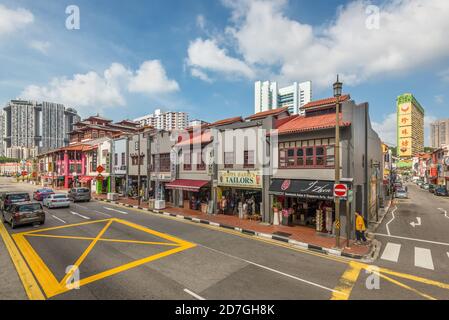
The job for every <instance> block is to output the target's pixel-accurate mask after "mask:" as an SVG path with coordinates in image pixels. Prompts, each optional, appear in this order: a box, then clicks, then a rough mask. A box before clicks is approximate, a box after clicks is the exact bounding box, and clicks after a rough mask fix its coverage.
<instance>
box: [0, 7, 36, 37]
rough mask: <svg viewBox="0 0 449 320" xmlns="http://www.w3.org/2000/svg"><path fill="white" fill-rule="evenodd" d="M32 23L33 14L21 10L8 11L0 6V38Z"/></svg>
mask: <svg viewBox="0 0 449 320" xmlns="http://www.w3.org/2000/svg"><path fill="white" fill-rule="evenodd" d="M33 21H34V16H33V14H32V13H31V12H30V11H28V10H26V9H23V8H18V9H8V8H7V7H5V6H4V5H2V4H0V36H1V35H3V34H10V33H13V32H14V31H16V30H18V29H22V28H24V27H25V26H27V25H29V24H30V23H32V22H33Z"/></svg>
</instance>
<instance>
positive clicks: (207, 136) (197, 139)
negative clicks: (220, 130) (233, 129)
mask: <svg viewBox="0 0 449 320" xmlns="http://www.w3.org/2000/svg"><path fill="white" fill-rule="evenodd" d="M211 141H212V135H211V132H210V130H206V131H203V132H201V134H197V133H196V132H193V134H192V135H190V139H188V140H181V141H180V142H178V143H177V144H176V146H178V147H180V146H186V145H195V144H203V143H209V142H211Z"/></svg>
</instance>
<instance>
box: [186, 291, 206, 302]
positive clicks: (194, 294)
mask: <svg viewBox="0 0 449 320" xmlns="http://www.w3.org/2000/svg"><path fill="white" fill-rule="evenodd" d="M184 292H186V293H188V294H190V295H191V296H192V297H194V298H196V299H198V300H206V299H205V298H203V297H201V296H199V295H197V294H196V293H195V292H192V291H190V290H189V289H184Z"/></svg>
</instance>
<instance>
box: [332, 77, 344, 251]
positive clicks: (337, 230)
mask: <svg viewBox="0 0 449 320" xmlns="http://www.w3.org/2000/svg"><path fill="white" fill-rule="evenodd" d="M333 87H334V97H335V98H337V103H336V105H335V116H336V123H335V184H339V183H340V97H341V93H342V89H343V83H341V82H340V81H339V80H338V75H337V81H336V82H335V83H334V85H333ZM335 233H336V235H335V236H336V237H335V245H336V247H337V248H339V247H340V198H339V197H336V198H335Z"/></svg>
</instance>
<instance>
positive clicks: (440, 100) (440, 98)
mask: <svg viewBox="0 0 449 320" xmlns="http://www.w3.org/2000/svg"><path fill="white" fill-rule="evenodd" d="M434 98H435V102H436V103H437V104H443V103H444V95H443V94H438V95H436V96H435V97H434Z"/></svg>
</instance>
